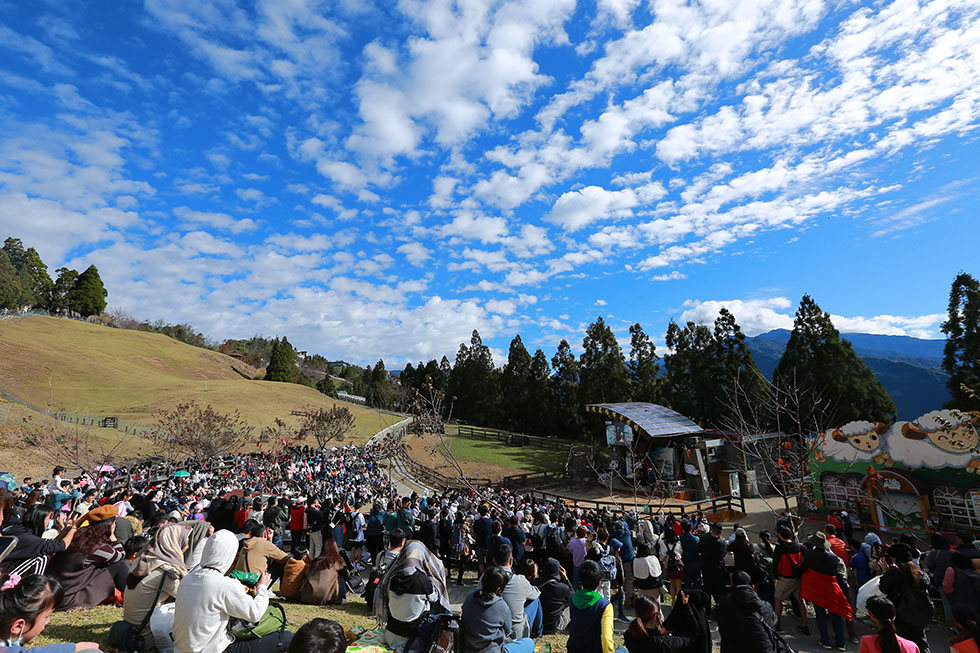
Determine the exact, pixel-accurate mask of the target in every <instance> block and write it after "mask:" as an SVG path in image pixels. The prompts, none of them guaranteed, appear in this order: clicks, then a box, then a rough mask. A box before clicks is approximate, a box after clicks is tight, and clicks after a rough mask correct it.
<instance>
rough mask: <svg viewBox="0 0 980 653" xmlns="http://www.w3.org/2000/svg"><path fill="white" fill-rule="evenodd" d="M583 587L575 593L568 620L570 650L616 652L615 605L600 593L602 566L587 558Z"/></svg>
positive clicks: (581, 579) (581, 574)
mask: <svg viewBox="0 0 980 653" xmlns="http://www.w3.org/2000/svg"><path fill="white" fill-rule="evenodd" d="M579 582H580V583H581V585H582V587H581V588H580V589H579V590H578V591H576V592H575V594H573V595H572V600H571V601H570V603H569V605H570V610H569V617H570V619H569V624H568V644H567V649H566V650H567V651H568V653H600V652H601V653H613V652H614V650H615V647H614V646H613V607H612V603H610V602H609V601H607V600H606V599H604V598H602V595H601V594H599V591H598V590H599V583H601V582H602V570H601V569H600V568H599V563H598V562H595V561H594V560H586V561H585V562H583V563H582V567H581V569H580V570H579Z"/></svg>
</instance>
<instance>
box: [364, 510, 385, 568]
mask: <svg viewBox="0 0 980 653" xmlns="http://www.w3.org/2000/svg"><path fill="white" fill-rule="evenodd" d="M384 536H385V526H384V513H382V511H381V504H378V503H376V504H374V505H373V506H372V507H371V515H370V516H369V517H368V519H367V526H365V528H364V541H365V544H366V546H367V550H368V555H369V556H370V557H371V561H370V562H371V564H373V565H376V564H378V554H379V553H381V550H382V549H383V548H384Z"/></svg>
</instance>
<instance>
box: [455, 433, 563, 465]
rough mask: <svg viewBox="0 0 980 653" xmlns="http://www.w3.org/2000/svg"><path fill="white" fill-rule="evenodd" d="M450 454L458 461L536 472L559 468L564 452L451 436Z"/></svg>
mask: <svg viewBox="0 0 980 653" xmlns="http://www.w3.org/2000/svg"><path fill="white" fill-rule="evenodd" d="M451 451H452V452H453V455H454V456H456V457H457V458H458V459H460V460H467V461H470V462H474V463H488V464H492V465H501V466H503V467H509V468H511V469H514V470H516V472H515V473H520V472H540V471H544V470H554V469H561V468H562V467H563V466H564V465H565V460H566V459H567V458H568V454H567V453H566V452H564V451H553V450H551V449H542V448H540V447H533V446H527V447H512V446H509V445H506V444H503V443H501V442H494V441H492V440H474V439H472V438H464V437H459V436H457V437H454V438H453V444H452V447H451Z"/></svg>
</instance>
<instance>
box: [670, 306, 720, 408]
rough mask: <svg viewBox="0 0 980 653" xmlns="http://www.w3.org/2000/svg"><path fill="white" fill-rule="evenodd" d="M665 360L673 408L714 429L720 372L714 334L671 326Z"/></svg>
mask: <svg viewBox="0 0 980 653" xmlns="http://www.w3.org/2000/svg"><path fill="white" fill-rule="evenodd" d="M666 343H667V349H668V351H669V352H670V353H668V354H667V355H665V356H664V372H665V374H664V376H665V381H666V385H667V390H666V394H667V396H668V397H669V401H670V407H671V408H672V409H674V410H676V411H677V412H678V413H680V414H681V415H684V416H685V417H687V418H688V419H691V420H693V421H694V422H696V423H697V424H700V425H701V426H702V427H706V426H709V425H713V423H712V420H713V418H714V415H713V413H712V407H713V405H714V401H715V394H716V393H717V383H718V373H719V371H718V368H717V365H716V360H715V352H714V347H713V345H714V342H713V338H712V333H711V330H710V329H709V328H708V327H707V326H705V325H704V324H695V323H694V322H688V323H687V324H686V325H684V327H680V326H679V325H678V324H677V323H676V322H674V321H673V320H671V321H670V324H669V325H667V335H666Z"/></svg>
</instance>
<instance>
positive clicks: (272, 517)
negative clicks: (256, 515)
mask: <svg viewBox="0 0 980 653" xmlns="http://www.w3.org/2000/svg"><path fill="white" fill-rule="evenodd" d="M284 501H285V499H276V498H275V497H273V498H272V499H269V507H268V508H266V509H265V512H264V513H262V523H263V524H265V526H266V527H267V528H271V529H272V543H273V544H275V545H276V546H282V535H283V532H282V529H283V524H284V523H285V521H286V520H287V519H288V516H287V515H286V511H285V510H283V509H282V506H281V505H280V504H281V503H282V502H284ZM208 521H210V520H208ZM211 523H214V522H211ZM215 529H216V530H220V529H218V526H217V524H215Z"/></svg>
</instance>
